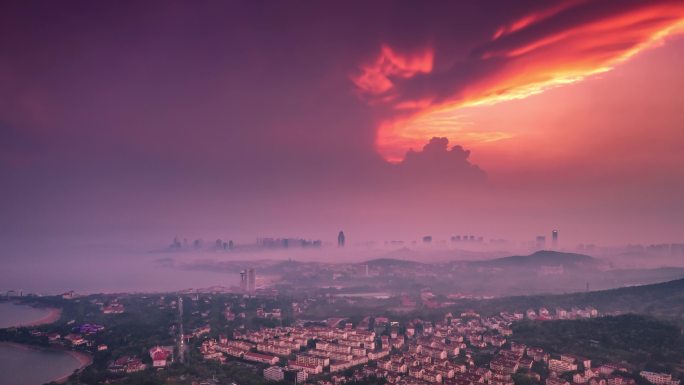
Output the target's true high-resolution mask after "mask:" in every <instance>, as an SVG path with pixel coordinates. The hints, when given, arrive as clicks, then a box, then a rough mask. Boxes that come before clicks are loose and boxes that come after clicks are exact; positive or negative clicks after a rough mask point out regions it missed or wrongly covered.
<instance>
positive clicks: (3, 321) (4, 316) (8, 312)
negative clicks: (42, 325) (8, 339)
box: [0, 302, 50, 329]
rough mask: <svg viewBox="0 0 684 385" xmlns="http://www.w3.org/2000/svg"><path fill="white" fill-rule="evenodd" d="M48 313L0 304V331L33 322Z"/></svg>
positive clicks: (14, 305)
mask: <svg viewBox="0 0 684 385" xmlns="http://www.w3.org/2000/svg"><path fill="white" fill-rule="evenodd" d="M49 313H50V309H44V308H35V307H32V306H26V305H17V304H14V303H12V302H0V329H1V328H8V327H11V326H18V325H25V324H27V323H30V322H35V321H38V320H40V319H42V318H44V317H45V316H47V315H48V314H49Z"/></svg>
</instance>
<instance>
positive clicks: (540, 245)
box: [536, 235, 546, 250]
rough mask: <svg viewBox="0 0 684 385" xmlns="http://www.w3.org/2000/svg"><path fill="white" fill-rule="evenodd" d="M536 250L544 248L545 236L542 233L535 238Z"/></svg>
mask: <svg viewBox="0 0 684 385" xmlns="http://www.w3.org/2000/svg"><path fill="white" fill-rule="evenodd" d="M536 241H537V242H536V246H537V250H543V249H544V248H546V237H545V236H543V235H538V236H537V240H536Z"/></svg>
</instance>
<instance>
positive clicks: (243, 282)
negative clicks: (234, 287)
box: [240, 270, 247, 293]
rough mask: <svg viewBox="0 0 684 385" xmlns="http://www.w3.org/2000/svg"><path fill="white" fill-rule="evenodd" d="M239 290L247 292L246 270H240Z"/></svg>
mask: <svg viewBox="0 0 684 385" xmlns="http://www.w3.org/2000/svg"><path fill="white" fill-rule="evenodd" d="M240 291H241V292H243V293H246V292H247V270H242V271H241V272H240Z"/></svg>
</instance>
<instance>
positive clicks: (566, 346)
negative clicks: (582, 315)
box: [512, 315, 684, 371]
mask: <svg viewBox="0 0 684 385" xmlns="http://www.w3.org/2000/svg"><path fill="white" fill-rule="evenodd" d="M512 340H513V341H517V342H522V343H525V344H527V345H529V346H538V347H541V348H544V349H545V350H547V351H549V352H552V353H564V352H565V353H573V354H577V355H580V356H584V357H587V358H590V359H592V360H594V361H597V362H599V363H605V362H626V363H629V364H630V365H631V366H632V367H634V368H635V369H637V370H643V369H649V370H659V371H671V370H672V369H673V368H674V367H675V366H676V365H677V364H679V363H680V362H682V360H683V359H684V337H683V336H682V334H681V330H680V328H679V327H677V326H675V325H673V324H670V323H667V322H663V321H660V320H657V319H655V318H651V317H645V316H637V315H622V316H617V317H602V318H595V319H587V320H573V321H547V322H532V321H524V322H519V323H516V324H514V326H513V336H512Z"/></svg>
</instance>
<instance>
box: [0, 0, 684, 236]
mask: <svg viewBox="0 0 684 385" xmlns="http://www.w3.org/2000/svg"><path fill="white" fill-rule="evenodd" d="M683 20H684V6H683V5H682V3H681V2H677V1H651V2H636V1H626V2H621V3H620V4H617V3H611V2H586V1H577V0H573V1H560V2H538V1H516V2H510V1H499V2H496V1H483V2H472V3H465V4H463V3H461V4H458V3H453V2H452V3H447V2H435V3H429V2H428V3H426V2H419V1H413V2H395V1H391V2H390V1H387V2H385V1H374V2H367V1H358V2H357V1H351V2H349V1H344V2H336V3H333V2H297V3H294V2H260V1H245V2H220V1H207V2H189V1H188V2H171V1H164V2H133V1H130V2H129V1H117V2H92V1H84V2H73V1H71V2H40V1H35V2H34V1H14V2H4V3H3V4H2V5H1V6H0V85H1V87H0V178H1V180H2V189H1V191H0V212H2V216H1V217H0V236H3V237H5V238H21V239H33V238H36V239H39V238H42V237H68V238H77V239H83V240H93V241H94V240H99V239H102V238H103V237H104V238H107V237H115V238H116V239H118V240H120V241H126V240H131V242H133V241H136V242H137V241H139V240H140V239H155V242H156V240H161V239H163V240H165V241H166V240H170V238H171V237H173V236H174V235H176V234H179V235H182V236H187V237H189V238H193V237H204V238H206V239H211V238H212V237H222V238H226V239H228V238H232V239H236V240H241V241H249V240H252V239H254V238H256V237H257V236H301V237H305V238H323V239H324V240H327V241H333V240H334V239H335V237H336V234H337V231H339V229H340V228H342V229H345V231H346V232H347V233H348V234H349V237H350V239H355V240H359V241H365V240H371V239H377V240H385V239H416V238H418V237H420V236H422V235H424V234H428V233H430V234H435V235H436V236H442V237H447V236H450V235H452V234H464V233H474V234H480V235H483V236H485V237H493V238H509V239H515V240H525V239H532V238H533V237H534V236H535V235H538V234H546V233H548V232H549V231H550V229H551V228H559V229H560V230H561V232H562V234H563V235H564V237H565V238H564V239H567V240H568V242H569V244H568V246H569V245H570V243H571V242H572V245H574V243H579V242H598V243H630V242H677V241H680V242H681V241H684V238H682V234H684V203H682V199H681V191H682V187H684V171H683V170H684V167H682V166H684V155H682V151H681V148H684V133H683V132H682V122H684V87H682V86H683V85H684V75H682V73H681V69H680V68H679V67H680V66H681V63H682V61H683V60H684V54H683V52H684V40H683V39H682V38H681V37H680V33H681V32H682V21H683ZM433 137H441V138H444V139H434V140H433V139H432V138H433ZM452 146H462V147H455V148H454V149H451V147H452Z"/></svg>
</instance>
